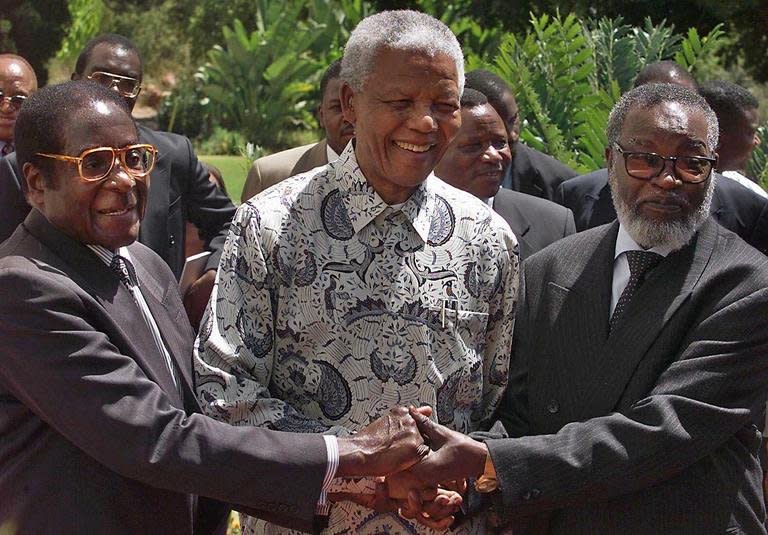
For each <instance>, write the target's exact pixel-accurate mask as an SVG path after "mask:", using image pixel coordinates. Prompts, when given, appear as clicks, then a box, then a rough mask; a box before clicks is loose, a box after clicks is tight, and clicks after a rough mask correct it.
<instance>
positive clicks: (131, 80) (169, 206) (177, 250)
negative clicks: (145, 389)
mask: <svg viewBox="0 0 768 535" xmlns="http://www.w3.org/2000/svg"><path fill="white" fill-rule="evenodd" d="M142 75H143V64H142V61H141V56H140V55H139V51H138V50H137V49H136V47H135V46H134V44H133V43H132V42H131V41H130V40H129V39H126V38H125V37H123V36H121V35H116V34H105V35H100V36H98V37H95V38H94V39H92V40H91V41H89V42H88V43H87V44H86V45H85V47H84V48H83V51H82V52H81V53H80V56H79V57H78V58H77V63H76V65H75V72H74V73H73V74H72V79H73V80H79V79H83V78H85V79H89V80H92V81H94V82H96V83H98V84H100V85H103V86H104V87H107V88H110V89H112V90H114V91H116V92H117V93H118V94H119V95H120V97H122V99H123V101H124V102H125V104H126V106H127V107H128V109H129V110H133V107H134V105H135V104H136V98H137V97H138V95H139V93H140V91H141V82H142ZM138 130H139V139H140V140H141V142H142V143H148V144H150V145H153V146H155V147H157V149H158V151H159V156H158V158H157V162H156V164H155V168H154V169H153V171H152V187H151V188H150V190H149V201H148V203H147V213H146V217H145V219H144V224H143V225H142V228H141V233H140V235H139V241H140V242H142V243H143V244H145V245H147V246H148V247H149V248H150V249H152V250H154V251H155V252H156V253H157V254H159V255H160V256H161V257H162V258H163V260H165V261H166V263H167V264H168V266H169V267H170V268H171V271H172V272H173V274H174V275H175V276H176V278H177V279H178V278H179V277H180V276H181V272H182V269H183V267H184V261H185V257H184V239H185V224H186V222H187V221H191V222H192V223H194V225H195V226H196V227H197V228H198V229H199V232H200V236H201V238H202V239H203V242H204V244H205V246H206V248H207V249H208V250H210V251H211V253H212V254H211V256H210V257H209V258H208V261H207V263H206V266H205V269H204V273H203V275H202V276H201V277H200V278H199V279H198V280H197V281H195V282H194V283H193V284H192V285H191V287H190V288H189V290H188V291H187V293H186V295H185V296H184V305H185V307H186V310H187V314H188V316H189V319H190V320H191V322H192V324H193V325H194V326H197V323H198V322H199V319H200V316H201V315H202V312H203V309H204V307H205V304H206V303H207V301H208V296H209V295H210V292H211V289H212V288H213V280H214V276H215V273H216V267H217V266H218V263H219V258H220V256H221V249H222V247H223V246H224V240H225V239H226V235H227V231H228V229H229V222H230V221H231V219H232V216H233V215H234V213H235V207H234V205H233V204H232V202H231V201H230V199H229V198H228V197H227V196H226V195H225V194H224V193H222V192H221V191H219V189H218V188H217V187H216V186H215V185H214V184H212V183H211V182H210V181H209V180H208V176H209V173H208V171H207V170H206V169H205V168H204V167H203V166H202V165H201V163H200V162H199V161H198V159H197V157H196V156H195V153H194V151H193V150H192V145H191V144H190V142H189V140H188V139H187V138H185V137H183V136H179V135H177V134H171V133H167V132H159V131H156V130H151V129H150V128H147V127H145V126H142V125H139V127H138ZM20 177H21V172H20V169H19V167H18V165H17V162H16V156H15V155H11V156H10V157H9V158H8V159H7V161H6V162H0V180H3V181H7V182H10V181H11V180H14V182H15V183H16V184H22V180H20ZM22 185H23V184H22ZM12 193H13V195H9V196H7V198H4V199H1V200H0V202H1V203H3V205H5V206H8V205H9V203H12V202H13V203H14V205H15V204H19V203H21V204H22V205H23V204H24V201H23V198H22V197H23V196H22V194H21V191H19V190H16V191H15V192H12ZM28 211H29V208H28V207H25V211H24V212H22V213H21V214H20V216H14V217H13V219H12V220H11V221H7V227H8V228H7V229H6V230H5V231H4V233H3V234H0V240H4V239H5V238H7V237H8V236H9V235H10V233H11V232H12V231H13V229H14V228H15V227H16V225H18V224H19V223H20V222H21V220H22V219H23V217H24V215H26V212H28ZM0 230H2V229H0Z"/></svg>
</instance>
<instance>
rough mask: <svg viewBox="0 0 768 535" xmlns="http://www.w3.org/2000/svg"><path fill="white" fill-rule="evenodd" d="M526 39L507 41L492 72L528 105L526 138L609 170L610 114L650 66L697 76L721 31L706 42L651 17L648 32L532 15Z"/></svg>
mask: <svg viewBox="0 0 768 535" xmlns="http://www.w3.org/2000/svg"><path fill="white" fill-rule="evenodd" d="M531 26H532V29H531V30H529V31H528V32H527V34H526V35H525V37H524V38H520V37H518V36H516V35H514V34H507V35H505V36H504V38H503V40H502V43H501V47H500V49H499V54H498V55H497V56H496V58H495V60H494V62H493V65H492V68H493V69H494V70H495V71H496V72H497V73H498V74H499V75H500V76H501V77H502V78H504V79H505V80H506V81H507V82H508V83H509V84H510V86H511V87H512V91H513V92H514V94H515V96H516V98H517V101H518V105H519V106H520V113H521V118H522V119H523V127H522V129H521V133H520V137H521V139H522V140H523V141H525V142H526V143H528V144H530V145H531V146H533V147H535V148H537V149H539V150H542V151H543V152H546V153H547V154H551V155H552V156H554V157H555V158H557V159H558V160H560V161H562V162H563V163H565V164H566V165H569V166H571V167H573V168H574V169H577V170H579V171H581V172H588V171H592V170H594V169H598V168H600V167H604V166H605V158H604V150H605V145H606V142H607V139H606V135H605V127H606V124H607V121H608V114H609V113H610V110H611V108H612V107H613V105H614V104H615V102H616V101H617V100H618V98H619V97H620V96H621V94H622V93H623V92H624V91H626V90H628V89H629V88H631V87H632V84H633V82H634V79H635V76H636V74H637V72H638V71H639V70H640V69H642V68H643V67H644V66H645V65H647V64H648V63H652V62H655V61H659V60H662V59H675V60H676V61H677V62H678V63H680V64H681V65H683V66H684V67H686V68H688V69H690V70H692V71H694V72H695V69H696V65H697V64H698V62H699V61H700V60H701V59H702V58H705V57H707V56H709V55H711V54H713V52H714V50H715V48H716V43H717V41H718V39H720V38H721V37H722V32H721V30H720V28H719V27H716V28H715V29H714V30H712V32H710V33H709V34H708V35H706V36H705V37H703V38H700V37H699V36H698V33H697V32H696V30H695V29H693V28H692V29H690V30H689V31H688V33H687V35H686V36H681V35H678V34H675V33H674V28H673V26H671V25H669V26H668V25H665V24H664V23H663V22H662V23H661V24H658V25H654V24H652V23H651V21H650V19H646V22H645V25H644V27H643V28H632V27H630V26H627V25H624V24H623V23H622V21H621V19H620V18H617V19H612V20H611V19H605V18H603V19H600V20H597V21H595V20H580V19H578V18H577V17H576V16H574V15H572V14H571V15H567V16H566V17H561V16H560V15H559V14H558V15H556V16H554V17H550V16H548V15H542V16H540V17H536V16H533V15H532V16H531Z"/></svg>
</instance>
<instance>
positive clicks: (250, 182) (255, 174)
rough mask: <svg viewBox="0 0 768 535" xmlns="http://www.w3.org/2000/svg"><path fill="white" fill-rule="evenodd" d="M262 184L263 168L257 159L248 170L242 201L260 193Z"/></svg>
mask: <svg viewBox="0 0 768 535" xmlns="http://www.w3.org/2000/svg"><path fill="white" fill-rule="evenodd" d="M261 184H262V178H261V169H260V168H259V160H256V161H255V162H253V165H252V166H251V168H250V169H249V170H248V176H247V177H246V179H245V185H244V186H243V193H242V195H241V196H240V202H246V201H247V200H248V199H250V198H251V197H253V196H254V195H256V194H257V193H259V192H260V191H261V190H262V187H261Z"/></svg>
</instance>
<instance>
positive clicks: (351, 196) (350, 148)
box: [336, 143, 439, 243]
mask: <svg viewBox="0 0 768 535" xmlns="http://www.w3.org/2000/svg"><path fill="white" fill-rule="evenodd" d="M336 179H337V181H338V183H339V191H340V192H341V194H342V199H343V200H344V206H345V208H346V209H347V215H348V216H349V220H350V222H351V223H352V228H354V229H355V233H357V232H360V231H361V230H362V229H363V228H364V227H365V226H366V225H368V223H370V222H371V221H373V220H374V219H375V218H376V217H377V216H378V215H379V214H381V213H382V212H383V211H384V210H387V209H389V208H390V206H389V205H388V204H387V203H386V202H384V200H383V199H382V198H381V197H379V194H378V193H376V190H374V189H373V187H372V186H371V185H370V184H369V183H368V181H367V180H366V179H365V176H364V175H363V172H362V171H361V170H360V166H359V165H358V164H357V158H356V156H355V149H354V143H349V144H348V145H347V147H346V148H345V149H344V151H342V153H341V155H340V156H339V159H338V161H337V165H336ZM435 180H439V179H438V178H436V177H435V176H434V174H432V173H430V174H429V176H428V177H427V178H426V180H424V181H423V182H422V183H421V184H419V186H418V188H416V191H414V192H413V194H412V195H411V196H410V197H409V198H408V200H407V201H406V202H405V204H403V206H402V208H401V209H400V210H401V211H402V213H403V215H405V217H406V218H407V219H408V221H410V223H411V225H412V226H413V228H414V230H416V233H417V234H418V235H419V237H420V238H421V239H422V241H424V243H426V242H427V240H428V238H429V228H430V226H431V224H432V213H433V211H434V204H435V193H434V181H435Z"/></svg>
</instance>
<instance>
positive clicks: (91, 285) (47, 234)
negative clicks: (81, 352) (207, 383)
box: [24, 209, 183, 407]
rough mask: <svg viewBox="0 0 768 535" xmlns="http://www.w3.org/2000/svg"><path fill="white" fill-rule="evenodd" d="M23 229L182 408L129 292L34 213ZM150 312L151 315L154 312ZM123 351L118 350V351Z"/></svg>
mask: <svg viewBox="0 0 768 535" xmlns="http://www.w3.org/2000/svg"><path fill="white" fill-rule="evenodd" d="M24 226H25V227H26V228H27V230H29V232H30V233H31V234H32V235H33V236H35V237H36V238H37V239H38V240H40V242H41V243H43V244H44V245H45V246H46V247H48V248H49V249H50V250H51V251H53V252H54V253H55V254H56V255H57V256H58V257H59V258H61V260H62V261H63V262H64V263H65V264H66V265H67V266H68V268H69V269H67V271H66V273H67V275H69V276H70V278H71V279H72V280H73V282H75V284H77V285H78V286H80V287H81V288H83V289H84V290H85V291H87V292H88V293H89V294H90V295H91V296H92V297H93V298H94V299H95V300H96V301H98V302H99V304H101V306H102V307H104V310H105V311H106V314H107V316H108V317H109V318H110V321H111V322H112V323H113V325H112V328H114V329H115V330H116V331H118V332H119V333H120V335H121V336H122V337H123V339H124V340H125V343H126V345H127V346H129V347H130V352H126V354H128V355H129V356H130V357H132V358H133V359H134V361H135V362H136V364H137V365H138V366H139V367H140V368H142V369H143V370H144V373H145V374H146V375H147V377H149V378H150V379H151V380H153V381H154V382H155V383H157V384H158V385H159V386H160V387H161V388H162V389H163V391H164V392H165V393H166V395H168V397H169V398H170V399H171V400H172V402H173V403H174V404H175V405H176V406H178V407H181V406H183V405H182V404H181V399H180V398H179V394H178V392H177V390H176V388H175V386H174V384H173V379H172V378H171V375H170V372H169V371H168V368H167V367H166V365H165V361H164V360H163V359H162V357H161V356H160V355H159V354H158V349H157V346H156V345H155V341H154V339H153V337H152V333H151V332H150V330H149V327H148V326H147V324H146V322H145V321H144V317H143V316H142V314H141V311H140V310H139V308H138V306H137V305H136V302H135V301H134V300H133V296H132V295H131V293H130V291H129V290H128V289H127V288H126V287H125V286H124V285H123V284H121V283H120V281H119V280H118V279H117V277H115V275H114V274H113V273H112V272H111V271H110V269H109V267H108V266H106V265H105V264H104V262H102V261H101V260H99V259H98V258H97V257H96V255H95V254H94V253H93V252H92V251H91V250H90V249H88V248H87V247H85V246H84V245H83V244H81V243H79V242H76V241H74V240H72V239H71V238H69V237H68V236H66V235H64V234H62V233H61V232H60V231H59V230H57V229H56V228H54V227H53V226H52V225H51V224H50V223H49V222H48V221H47V220H46V219H45V217H44V216H43V215H42V214H41V213H40V212H38V211H37V210H34V209H33V210H32V212H30V214H29V216H28V217H27V219H26V220H25V221H24ZM142 276H144V275H142ZM152 312H153V314H154V312H155V311H154V310H153V311H152ZM125 349H126V348H123V347H118V350H119V351H124V350H125Z"/></svg>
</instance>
